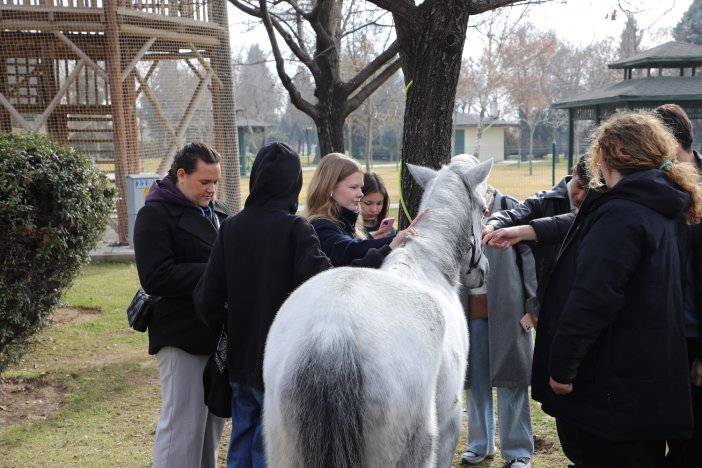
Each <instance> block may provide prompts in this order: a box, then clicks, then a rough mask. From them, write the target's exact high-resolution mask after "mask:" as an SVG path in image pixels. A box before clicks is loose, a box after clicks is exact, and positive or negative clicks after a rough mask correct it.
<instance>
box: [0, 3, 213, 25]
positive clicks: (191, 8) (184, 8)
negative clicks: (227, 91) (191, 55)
mask: <svg viewBox="0 0 702 468" xmlns="http://www.w3.org/2000/svg"><path fill="white" fill-rule="evenodd" d="M103 1H104V0H0V9H5V10H7V9H19V8H23V7H24V8H32V7H49V8H53V9H60V8H81V9H82V8H96V9H101V8H103ZM207 2H208V0H120V1H119V6H120V7H126V8H129V9H132V10H136V11H139V12H143V13H149V14H154V15H161V16H170V17H178V18H190V19H194V20H196V21H208V20H209V18H208V11H207ZM7 7H9V8H7Z"/></svg>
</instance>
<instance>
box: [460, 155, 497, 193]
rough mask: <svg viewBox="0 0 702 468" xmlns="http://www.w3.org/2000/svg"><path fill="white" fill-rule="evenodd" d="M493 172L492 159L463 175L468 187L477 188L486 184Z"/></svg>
mask: <svg viewBox="0 0 702 468" xmlns="http://www.w3.org/2000/svg"><path fill="white" fill-rule="evenodd" d="M491 170H492V158H491V159H488V160H487V161H484V162H481V163H480V164H478V165H477V166H475V167H472V168H470V169H469V170H468V172H466V173H465V174H464V175H463V178H464V179H465V181H466V184H467V185H468V187H472V188H475V187H477V186H478V185H480V184H482V183H483V182H485V181H486V180H487V178H488V176H489V175H490V171H491Z"/></svg>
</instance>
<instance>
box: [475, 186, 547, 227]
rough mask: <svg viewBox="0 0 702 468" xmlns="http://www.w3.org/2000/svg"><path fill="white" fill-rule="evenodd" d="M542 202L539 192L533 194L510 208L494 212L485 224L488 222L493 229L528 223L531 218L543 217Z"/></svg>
mask: <svg viewBox="0 0 702 468" xmlns="http://www.w3.org/2000/svg"><path fill="white" fill-rule="evenodd" d="M542 202H543V198H540V197H539V194H536V195H533V196H531V197H529V198H527V199H526V200H524V202H523V203H520V204H519V205H517V206H515V207H514V208H512V209H509V210H504V211H498V212H497V213H494V214H493V215H492V216H490V217H489V218H488V219H487V221H486V222H485V224H490V225H492V226H494V227H495V229H501V228H505V227H511V226H522V225H524V224H528V223H529V221H531V220H532V219H536V218H541V217H543V211H542V209H541V203H542Z"/></svg>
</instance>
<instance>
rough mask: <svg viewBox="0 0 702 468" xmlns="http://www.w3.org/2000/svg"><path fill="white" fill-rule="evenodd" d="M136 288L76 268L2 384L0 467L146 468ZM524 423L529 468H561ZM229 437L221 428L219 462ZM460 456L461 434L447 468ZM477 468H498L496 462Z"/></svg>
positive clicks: (151, 393)
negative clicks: (130, 308)
mask: <svg viewBox="0 0 702 468" xmlns="http://www.w3.org/2000/svg"><path fill="white" fill-rule="evenodd" d="M137 287H138V280H137V273H136V268H135V266H134V265H133V264H110V263H106V264H96V265H88V266H86V267H84V269H83V271H82V274H81V275H80V277H79V278H78V279H77V281H76V283H75V285H74V287H73V288H72V289H71V290H70V291H69V292H68V293H67V294H66V297H65V306H64V308H63V309H62V310H57V311H56V312H55V313H54V314H53V315H52V319H53V320H54V323H53V324H52V325H51V326H49V327H47V328H46V329H45V330H44V331H43V332H42V333H41V334H39V335H38V337H37V343H36V345H35V346H34V347H33V349H32V350H31V352H30V353H29V355H28V356H27V357H26V359H25V361H24V363H23V364H22V365H20V366H18V367H14V368H11V369H9V370H8V371H7V372H6V373H5V374H4V375H3V380H4V382H3V383H2V385H0V465H2V466H3V467H18V468H19V467H22V468H24V467H39V466H57V467H69V466H70V467H74V466H86V467H93V466H113V467H147V466H150V464H151V451H152V448H153V437H154V431H155V426H156V420H157V418H158V413H159V407H160V396H159V386H158V369H157V367H156V360H155V358H154V357H152V356H149V355H148V354H147V340H146V335H145V334H142V333H137V332H134V331H132V330H131V329H130V328H129V327H128V326H127V320H126V316H125V312H124V310H125V308H126V306H127V304H128V303H129V300H130V299H131V298H132V296H133V294H134V291H135V290H136V289H137ZM67 309H68V310H69V311H72V312H73V315H70V314H67V313H66V310H67ZM61 317H63V318H61ZM9 414H14V415H15V416H14V417H12V418H10V417H9V416H7V415H9ZM532 418H533V424H534V434H535V439H536V446H537V453H536V457H535V460H534V463H533V466H534V467H535V468H538V467H563V466H565V465H566V462H567V461H566V459H565V457H564V456H563V454H562V453H561V451H560V446H559V444H558V437H557V435H556V432H555V423H554V420H553V419H552V418H550V417H548V416H546V415H545V414H543V413H542V412H541V410H540V409H538V408H537V407H536V406H532ZM229 432H230V426H229V424H228V425H227V426H226V427H225V435H224V436H223V438H222V445H221V447H222V449H221V451H222V454H221V455H222V456H223V454H224V453H225V452H226V445H227V441H228V434H229ZM464 447H465V431H464V434H463V435H462V439H461V442H460V443H459V446H458V448H457V453H456V458H455V460H454V465H453V466H460V463H459V455H460V452H461V451H463V449H464ZM479 466H481V467H492V468H496V467H502V466H504V461H503V460H502V459H501V458H500V457H499V455H498V456H496V457H495V458H494V459H492V460H490V461H486V462H484V463H483V464H481V465H479Z"/></svg>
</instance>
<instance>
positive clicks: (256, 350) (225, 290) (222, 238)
mask: <svg viewBox="0 0 702 468" xmlns="http://www.w3.org/2000/svg"><path fill="white" fill-rule="evenodd" d="M301 189H302V168H301V166H300V158H299V156H298V155H297V153H296V152H295V151H294V150H293V149H292V148H291V147H290V146H288V145H287V144H285V143H280V142H276V143H271V144H268V145H266V146H264V147H263V148H261V150H260V151H259V152H258V154H257V155H256V159H255V160H254V163H253V166H252V169H251V177H250V180H249V193H250V194H249V196H248V198H247V199H246V203H245V204H244V209H243V210H242V211H241V212H239V213H238V214H236V215H235V216H232V217H231V218H229V219H227V221H225V222H224V223H222V227H221V228H220V231H219V236H218V237H217V241H216V242H215V245H214V247H213V249H212V255H211V256H210V261H209V263H208V265H207V269H206V270H205V273H204V275H203V277H202V279H201V280H200V282H199V283H198V285H197V287H196V288H195V293H194V301H195V307H196V309H197V312H198V314H199V315H200V317H201V318H202V320H203V321H204V322H205V324H206V325H207V327H208V328H210V329H211V330H212V331H213V332H216V333H219V331H220V330H221V329H222V327H223V326H226V331H227V367H228V372H229V379H230V383H231V385H232V435H231V441H230V444H229V452H228V454H227V466H228V467H264V466H265V455H264V447H263V440H262V432H261V412H262V409H263V391H264V388H263V352H264V348H265V344H266V336H267V335H268V330H269V328H270V326H271V324H272V323H273V319H274V318H275V315H276V313H277V312H278V309H279V308H280V306H281V305H282V304H283V302H284V301H285V299H287V297H288V295H290V293H291V292H292V291H293V290H295V288H297V287H298V286H299V285H301V284H302V283H303V282H305V281H306V280H307V279H309V278H311V277H312V276H314V275H315V274H317V273H319V272H322V271H324V270H327V269H328V268H331V263H330V262H329V259H328V258H327V257H326V256H325V255H324V253H323V252H322V250H321V248H320V245H319V239H318V238H317V236H316V234H315V231H314V228H313V227H312V226H311V225H310V224H309V223H308V222H307V221H306V220H305V219H304V218H302V217H300V216H296V215H295V213H296V211H297V199H298V196H299V194H300V190H301Z"/></svg>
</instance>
